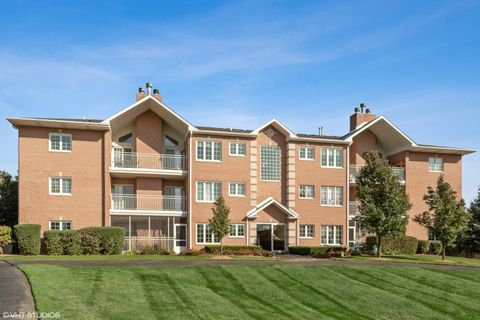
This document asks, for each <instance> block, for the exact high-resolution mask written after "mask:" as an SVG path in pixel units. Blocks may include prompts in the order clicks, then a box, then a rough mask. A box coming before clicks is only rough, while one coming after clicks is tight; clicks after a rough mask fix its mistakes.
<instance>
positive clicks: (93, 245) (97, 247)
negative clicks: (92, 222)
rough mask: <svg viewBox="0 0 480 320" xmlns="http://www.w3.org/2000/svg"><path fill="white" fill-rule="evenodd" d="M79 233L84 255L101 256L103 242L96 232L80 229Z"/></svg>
mask: <svg viewBox="0 0 480 320" xmlns="http://www.w3.org/2000/svg"><path fill="white" fill-rule="evenodd" d="M79 233H80V242H81V243H82V249H83V254H86V255H90V254H100V253H101V252H102V247H101V245H102V242H101V240H100V238H99V237H98V235H97V233H96V232H95V231H94V230H92V229H80V230H79Z"/></svg>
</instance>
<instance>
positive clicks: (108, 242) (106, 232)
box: [80, 227, 125, 255]
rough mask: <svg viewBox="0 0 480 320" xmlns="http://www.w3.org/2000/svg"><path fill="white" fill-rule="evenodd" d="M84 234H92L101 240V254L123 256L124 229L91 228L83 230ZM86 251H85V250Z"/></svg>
mask: <svg viewBox="0 0 480 320" xmlns="http://www.w3.org/2000/svg"><path fill="white" fill-rule="evenodd" d="M80 231H82V232H91V233H90V235H93V234H95V235H96V237H98V239H99V240H100V254H107V255H109V254H121V253H122V250H123V241H124V239H125V229H124V228H122V227H89V228H84V229H81V230H80ZM84 251H85V250H84Z"/></svg>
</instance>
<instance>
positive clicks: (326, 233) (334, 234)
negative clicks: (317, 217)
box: [321, 225, 342, 245]
mask: <svg viewBox="0 0 480 320" xmlns="http://www.w3.org/2000/svg"><path fill="white" fill-rule="evenodd" d="M321 243H322V244H327V245H328V244H330V245H341V244H342V226H325V225H324V226H322V236H321Z"/></svg>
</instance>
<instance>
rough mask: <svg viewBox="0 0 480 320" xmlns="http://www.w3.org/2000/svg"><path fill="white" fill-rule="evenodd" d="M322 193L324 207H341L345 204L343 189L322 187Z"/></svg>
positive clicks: (321, 202) (321, 198) (321, 200)
mask: <svg viewBox="0 0 480 320" xmlns="http://www.w3.org/2000/svg"><path fill="white" fill-rule="evenodd" d="M320 191H321V192H320V204H321V205H322V206H341V205H342V204H343V188H342V187H321V189H320Z"/></svg>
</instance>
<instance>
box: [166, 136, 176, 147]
mask: <svg viewBox="0 0 480 320" xmlns="http://www.w3.org/2000/svg"><path fill="white" fill-rule="evenodd" d="M165 146H166V147H178V141H177V140H175V139H173V138H172V137H169V136H165Z"/></svg>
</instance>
